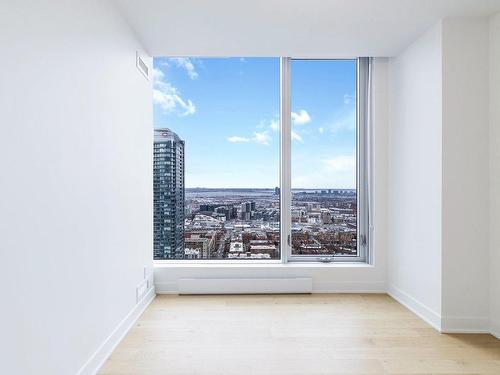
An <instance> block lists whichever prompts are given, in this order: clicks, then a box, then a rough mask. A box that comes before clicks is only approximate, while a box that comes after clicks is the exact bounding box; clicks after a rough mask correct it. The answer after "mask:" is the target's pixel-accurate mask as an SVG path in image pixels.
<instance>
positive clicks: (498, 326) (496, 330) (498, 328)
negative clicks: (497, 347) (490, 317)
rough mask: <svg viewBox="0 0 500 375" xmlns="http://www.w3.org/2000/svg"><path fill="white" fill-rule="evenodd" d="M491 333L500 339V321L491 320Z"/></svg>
mask: <svg viewBox="0 0 500 375" xmlns="http://www.w3.org/2000/svg"><path fill="white" fill-rule="evenodd" d="M490 333H491V334H492V335H493V336H495V337H496V338H497V339H499V340H500V323H497V322H494V321H491V322H490Z"/></svg>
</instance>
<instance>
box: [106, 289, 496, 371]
mask: <svg viewBox="0 0 500 375" xmlns="http://www.w3.org/2000/svg"><path fill="white" fill-rule="evenodd" d="M100 374H101V375H111V374H134V375H142V374H155V375H156V374H162V375H164V374H165V375H166V374H175V375H177V374H179V375H184V374H200V375H204V374H210V375H223V374H231V375H233V374H234V375H246V374H252V375H271V374H272V375H281V374H283V375H285V374H286V375H292V374H297V375H298V374H300V375H308V374H496V375H499V374H500V340H497V339H495V338H494V337H493V336H490V335H465V334H454V335H444V334H439V333H438V332H436V331H435V330H434V329H432V328H431V327H429V326H428V325H427V324H426V323H424V322H423V321H422V320H420V319H419V318H418V317H416V316H415V315H414V314H413V313H411V312H410V311H408V310H407V309H406V308H404V307H403V306H401V305H400V304H399V303H397V302H396V301H394V300H393V299H391V298H390V297H389V296H386V295H380V294H379V295H373V294H370V295H369V294H351V295H346V294H342V295H335V294H334V295H331V294H330V295H318V294H314V295H280V296H277V295H275V296H158V297H157V298H156V299H155V300H154V301H153V303H152V304H151V305H150V306H149V308H148V309H147V310H146V311H145V312H144V314H143V315H142V316H141V318H140V319H139V320H138V322H137V323H136V324H135V326H134V327H133V328H132V330H131V331H130V332H129V334H128V335H127V336H126V337H125V339H124V340H123V341H122V343H121V344H120V345H119V346H118V348H117V349H116V350H115V352H114V353H113V354H112V355H111V357H110V358H109V359H108V360H107V362H106V363H105V365H104V366H103V368H102V369H101V372H100Z"/></svg>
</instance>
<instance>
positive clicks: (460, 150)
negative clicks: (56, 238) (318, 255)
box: [388, 18, 489, 332]
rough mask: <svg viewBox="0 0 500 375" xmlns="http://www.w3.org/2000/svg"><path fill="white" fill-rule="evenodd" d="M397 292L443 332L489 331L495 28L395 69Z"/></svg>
mask: <svg viewBox="0 0 500 375" xmlns="http://www.w3.org/2000/svg"><path fill="white" fill-rule="evenodd" d="M390 65H391V73H390V77H389V80H390V82H391V86H390V95H391V101H390V116H391V121H390V122H391V123H390V131H389V220H388V223H389V224H388V227H389V228H390V230H389V241H388V243H389V252H388V261H389V266H388V284H389V288H388V289H389V291H390V293H391V294H393V295H394V296H395V297H396V298H398V299H400V300H401V301H402V302H404V303H405V304H406V305H408V306H409V307H410V308H412V309H414V310H415V311H416V312H417V313H419V314H420V315H422V316H423V317H424V318H425V319H426V320H427V321H429V322H430V323H431V324H432V325H434V326H435V327H436V328H438V329H442V330H443V331H447V332H453V331H459V332H478V331H487V330H488V325H489V266H488V263H489V214H488V212H489V169H488V167H489V163H488V158H489V152H488V149H489V146H488V133H489V131H488V125H489V114H488V107H489V103H488V98H489V90H488V78H489V77H488V74H489V70H488V69H489V62H488V20H487V19H486V18H475V19H473V18H455V19H444V20H442V21H441V22H440V23H439V24H438V25H436V26H435V27H433V28H432V29H431V30H429V31H428V32H427V33H426V34H424V35H423V36H422V37H420V38H419V39H418V40H417V41H415V42H414V43H413V44H412V45H411V46H410V47H408V48H407V49H406V50H405V51H404V52H403V53H402V54H400V55H399V56H397V57H395V58H392V59H391V64H390Z"/></svg>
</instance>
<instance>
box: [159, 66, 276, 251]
mask: <svg viewBox="0 0 500 375" xmlns="http://www.w3.org/2000/svg"><path fill="white" fill-rule="evenodd" d="M153 73H154V97H153V101H154V128H155V131H154V133H155V140H154V171H153V178H154V186H153V191H154V258H155V259H193V260H195V259H203V260H206V259H211V260H225V259H235V260H237V259H254V260H262V259H279V258H280V253H279V217H280V212H279V189H278V186H279V162H278V160H279V159H278V158H279V126H278V123H279V121H278V120H279V119H278V114H279V59H278V58H166V57H159V58H155V59H154V72H153Z"/></svg>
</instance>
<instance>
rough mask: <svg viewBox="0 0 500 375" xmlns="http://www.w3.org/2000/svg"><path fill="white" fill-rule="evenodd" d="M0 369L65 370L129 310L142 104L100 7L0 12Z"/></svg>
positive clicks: (117, 35) (66, 4) (139, 271)
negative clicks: (0, 294) (0, 290)
mask: <svg viewBox="0 0 500 375" xmlns="http://www.w3.org/2000/svg"><path fill="white" fill-rule="evenodd" d="M0 46H1V47H2V69H0V108H1V111H0V171H1V177H0V178H1V184H0V232H1V235H0V252H1V259H2V261H1V265H0V268H1V270H0V281H1V285H2V308H1V309H0V320H1V321H2V330H1V334H0V353H1V360H0V373H2V374H23V375H27V374H51V375H57V374H62V375H68V374H75V373H76V372H77V371H78V370H79V369H80V368H82V366H83V365H84V363H85V362H86V361H87V360H88V359H89V358H90V357H91V356H92V354H93V353H94V352H95V351H96V350H97V349H98V347H99V345H101V344H102V343H103V342H104V341H105V339H106V338H107V337H108V336H109V335H110V334H111V332H112V331H113V329H114V328H115V327H117V326H118V324H119V323H120V322H121V321H122V319H124V318H125V316H126V315H127V314H128V313H129V312H130V311H131V310H132V309H133V308H134V306H135V305H136V294H135V293H136V289H135V288H136V285H137V284H139V282H140V281H141V280H143V266H144V265H149V264H150V263H151V258H152V249H151V243H152V238H151V232H152V224H151V204H152V203H151V202H152V196H151V181H152V166H151V155H152V149H151V121H152V119H151V96H150V93H151V91H150V85H149V83H148V82H147V81H146V80H145V79H144V78H143V77H142V76H141V75H140V74H139V72H138V71H137V70H136V68H135V51H136V49H139V48H140V45H139V43H138V42H137V40H136V38H135V37H134V35H133V34H132V33H131V31H130V29H129V27H128V26H127V25H126V24H125V23H124V22H123V21H122V19H121V18H120V17H119V15H118V14H117V13H116V12H115V10H114V9H112V8H110V7H109V6H108V5H106V2H105V1H98V0H88V1H79V2H76V1H57V0H55V1H54V0H51V1H49V0H44V1H36V2H34V1H10V2H5V1H4V2H1V4H0Z"/></svg>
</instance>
